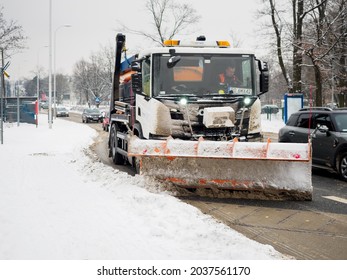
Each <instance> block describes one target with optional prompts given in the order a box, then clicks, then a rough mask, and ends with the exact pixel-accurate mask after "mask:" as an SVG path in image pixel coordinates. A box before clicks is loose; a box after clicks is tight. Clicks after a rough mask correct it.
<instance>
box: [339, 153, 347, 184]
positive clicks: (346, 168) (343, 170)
mask: <svg viewBox="0 0 347 280" xmlns="http://www.w3.org/2000/svg"><path fill="white" fill-rule="evenodd" d="M340 174H341V176H342V177H343V178H345V179H347V156H344V157H343V158H342V159H341V164H340Z"/></svg>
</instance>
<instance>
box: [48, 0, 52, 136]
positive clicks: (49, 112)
mask: <svg viewBox="0 0 347 280" xmlns="http://www.w3.org/2000/svg"><path fill="white" fill-rule="evenodd" d="M48 47H49V75H48V91H49V95H48V96H49V97H48V126H49V128H50V129H51V128H52V0H50V1H49V43H48Z"/></svg>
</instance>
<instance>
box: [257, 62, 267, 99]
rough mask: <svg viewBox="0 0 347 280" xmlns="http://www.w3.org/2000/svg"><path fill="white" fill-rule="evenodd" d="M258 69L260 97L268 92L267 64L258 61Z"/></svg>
mask: <svg viewBox="0 0 347 280" xmlns="http://www.w3.org/2000/svg"><path fill="white" fill-rule="evenodd" d="M258 68H259V71H260V76H259V82H260V85H259V86H260V94H259V95H262V94H264V93H266V92H268V91H269V67H268V64H267V62H265V61H262V60H258Z"/></svg>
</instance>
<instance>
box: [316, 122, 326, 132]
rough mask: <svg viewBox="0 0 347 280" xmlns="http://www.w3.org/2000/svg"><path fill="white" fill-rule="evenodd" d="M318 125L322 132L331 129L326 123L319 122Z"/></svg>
mask: <svg viewBox="0 0 347 280" xmlns="http://www.w3.org/2000/svg"><path fill="white" fill-rule="evenodd" d="M317 127H318V130H319V131H320V132H322V133H327V132H328V131H329V128H328V127H327V126H326V125H324V124H323V125H320V124H318V126H317Z"/></svg>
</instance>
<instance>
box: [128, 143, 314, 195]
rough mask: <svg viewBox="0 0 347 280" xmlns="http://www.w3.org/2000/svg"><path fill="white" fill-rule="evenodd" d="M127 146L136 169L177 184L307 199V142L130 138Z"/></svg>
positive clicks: (309, 183)
mask: <svg viewBox="0 0 347 280" xmlns="http://www.w3.org/2000/svg"><path fill="white" fill-rule="evenodd" d="M130 150H131V151H132V152H133V153H134V154H136V156H138V157H141V165H140V174H143V175H146V176H151V177H155V178H156V179H158V180H160V181H162V182H170V183H171V184H174V185H176V186H179V187H183V188H189V189H212V190H223V191H231V192H233V193H243V194H245V198H258V199H271V200H288V199H291V200H312V192H313V188H312V181H311V178H312V176H311V156H310V152H311V151H310V144H287V143H270V142H268V143H254V142H253V143H244V142H242V143H241V142H213V141H182V140H173V139H169V140H168V141H157V140H140V139H134V141H132V142H131V147H130Z"/></svg>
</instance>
